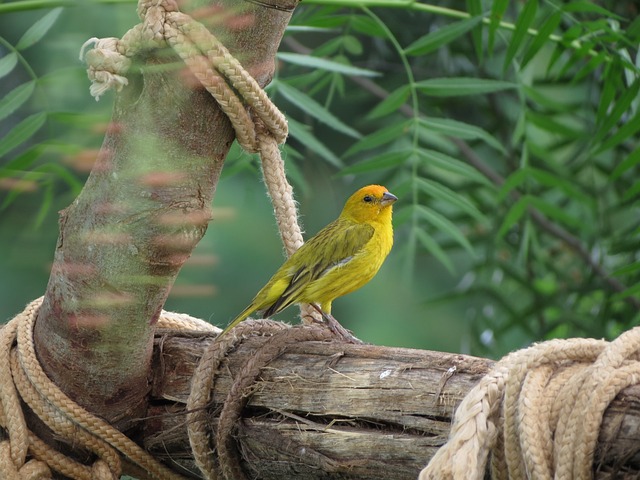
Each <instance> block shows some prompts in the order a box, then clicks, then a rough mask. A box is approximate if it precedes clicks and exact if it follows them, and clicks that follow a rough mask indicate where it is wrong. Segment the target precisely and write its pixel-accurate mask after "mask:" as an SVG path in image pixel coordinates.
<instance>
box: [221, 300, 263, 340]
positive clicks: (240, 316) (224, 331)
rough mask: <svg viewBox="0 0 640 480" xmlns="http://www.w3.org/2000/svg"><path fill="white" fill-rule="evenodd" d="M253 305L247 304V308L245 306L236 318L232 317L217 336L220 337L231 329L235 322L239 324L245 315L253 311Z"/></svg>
mask: <svg viewBox="0 0 640 480" xmlns="http://www.w3.org/2000/svg"><path fill="white" fill-rule="evenodd" d="M255 309H256V308H255V307H254V306H253V304H251V305H249V306H248V307H247V308H245V309H244V310H243V311H242V312H241V313H240V315H238V316H237V317H236V318H234V319H233V321H232V322H231V323H230V324H229V325H227V328H225V329H224V330H223V331H222V333H221V334H220V335H218V338H220V337H221V336H223V335H224V334H225V333H227V332H228V331H229V330H231V329H232V328H233V327H235V326H236V325H237V324H239V323H240V322H241V321H243V320H246V319H247V317H248V316H249V315H251V314H252V313H253V312H254V311H255Z"/></svg>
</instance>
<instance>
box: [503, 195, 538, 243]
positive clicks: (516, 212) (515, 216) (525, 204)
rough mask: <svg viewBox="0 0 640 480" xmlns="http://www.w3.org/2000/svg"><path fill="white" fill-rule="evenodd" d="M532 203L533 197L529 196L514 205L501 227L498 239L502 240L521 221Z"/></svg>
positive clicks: (524, 196) (523, 197)
mask: <svg viewBox="0 0 640 480" xmlns="http://www.w3.org/2000/svg"><path fill="white" fill-rule="evenodd" d="M530 201H531V197H530V196H528V195H523V196H522V197H521V198H519V199H518V201H517V202H516V203H514V204H513V205H512V206H511V208H510V209H509V211H508V212H507V214H506V215H505V216H504V220H503V221H502V225H500V229H499V230H498V233H497V235H496V237H497V238H498V239H501V238H502V237H504V235H505V234H506V233H507V232H508V231H509V229H510V228H511V227H513V226H514V225H515V224H516V223H518V222H519V221H520V219H521V218H522V216H523V215H524V214H525V212H526V211H527V208H529V203H530Z"/></svg>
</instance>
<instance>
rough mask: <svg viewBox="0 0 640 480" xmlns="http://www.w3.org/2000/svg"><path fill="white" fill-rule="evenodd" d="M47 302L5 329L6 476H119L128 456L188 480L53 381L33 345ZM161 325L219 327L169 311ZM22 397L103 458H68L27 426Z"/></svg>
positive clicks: (0, 463)
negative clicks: (39, 315)
mask: <svg viewBox="0 0 640 480" xmlns="http://www.w3.org/2000/svg"><path fill="white" fill-rule="evenodd" d="M41 304H42V297H41V298H39V299H37V300H34V301H33V302H31V303H30V304H29V305H28V306H27V308H26V309H25V310H24V311H23V312H22V313H20V314H19V315H17V316H16V317H14V318H13V319H12V320H11V321H10V322H9V323H7V324H6V325H5V326H3V328H2V329H0V426H2V428H4V429H5V431H6V432H7V435H6V438H4V439H3V440H2V441H0V478H3V479H6V480H32V479H33V480H35V479H45V478H46V479H48V478H51V476H52V473H51V471H52V470H53V471H55V472H58V473H60V474H63V475H65V476H67V477H70V478H73V479H75V480H114V479H117V478H119V477H120V475H121V473H122V468H121V460H120V459H121V456H124V457H126V458H127V459H128V460H129V461H131V462H133V463H135V464H137V465H138V466H140V467H141V468H143V469H144V470H146V471H147V472H149V474H150V475H151V476H152V477H153V478H158V479H162V480H164V479H166V480H178V479H182V478H183V477H181V476H180V475H178V474H176V473H174V472H172V471H171V470H169V469H168V468H167V467H165V466H164V465H162V464H161V463H159V462H158V461H157V460H156V459H155V458H154V457H152V456H151V455H150V454H148V453H147V452H146V451H145V450H143V449H142V448H141V447H140V446H139V445H138V444H136V443H135V442H133V441H132V440H130V439H129V438H128V437H127V436H125V435H124V434H123V433H122V432H120V431H119V430H117V429H115V428H114V427H112V426H111V425H109V424H108V423H107V422H105V421H104V420H102V419H100V418H98V417H96V416H94V415H93V414H91V413H89V412H88V411H87V410H85V409H84V408H82V407H81V406H79V405H78V404H76V403H75V402H74V401H73V400H71V399H70V398H69V397H67V396H66V395H65V394H64V393H63V392H62V391H61V390H60V389H59V388H58V387H57V386H56V385H55V384H54V383H53V382H52V381H51V380H49V378H48V377H47V375H46V374H45V373H44V371H43V370H42V367H41V366H40V363H39V362H38V359H37V357H36V353H35V347H34V344H33V326H34V323H35V319H36V317H37V312H38V309H39V308H40V305H41ZM158 325H159V326H160V327H161V328H178V329H181V330H185V329H190V330H199V331H203V330H204V331H212V330H213V329H214V328H213V327H212V326H211V325H209V324H208V323H206V322H204V321H202V320H197V319H194V318H191V317H187V316H184V315H182V316H180V315H177V314H171V313H168V312H163V313H162V315H161V316H160V318H159V320H158ZM21 401H22V402H24V403H25V404H26V405H28V406H29V408H30V409H31V410H32V411H33V412H34V413H35V414H36V415H37V416H38V418H40V420H42V421H43V422H44V423H45V424H46V425H47V426H48V427H49V428H50V429H51V430H52V431H53V432H54V434H55V435H57V436H59V437H60V438H62V439H66V440H67V441H68V442H69V443H70V444H75V445H82V447H83V448H85V449H86V450H88V451H90V452H92V453H94V454H95V455H96V457H97V460H96V461H95V462H94V463H93V465H85V464H83V463H80V462H78V461H76V460H74V459H72V458H70V457H67V456H66V455H63V454H62V453H60V452H58V451H56V450H55V449H54V448H52V447H51V446H49V445H48V444H46V443H45V442H43V441H42V440H40V439H39V438H38V437H37V436H36V435H35V434H34V433H33V432H31V431H30V430H29V429H28V428H27V424H26V421H25V417H24V413H23V410H22V406H21V403H20V402H21ZM28 456H29V457H30V458H29V459H28ZM27 459H28V460H27Z"/></svg>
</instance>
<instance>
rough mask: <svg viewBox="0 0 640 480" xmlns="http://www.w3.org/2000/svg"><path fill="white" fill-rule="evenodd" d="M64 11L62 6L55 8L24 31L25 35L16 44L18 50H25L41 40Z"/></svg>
mask: <svg viewBox="0 0 640 480" xmlns="http://www.w3.org/2000/svg"><path fill="white" fill-rule="evenodd" d="M61 13H62V7H58V8H54V9H53V10H51V11H50V12H49V13H47V14H46V15H45V16H44V17H42V18H41V19H39V20H38V21H36V22H35V23H34V24H33V25H31V27H29V29H28V30H27V31H26V32H24V35H22V37H21V38H20V40H18V43H17V44H16V50H24V49H26V48H29V47H30V46H32V45H34V44H35V43H37V42H39V41H40V40H41V39H42V37H44V36H45V35H46V34H47V32H48V31H49V29H50V28H51V27H53V24H54V23H56V20H57V19H58V17H59V16H60V14H61Z"/></svg>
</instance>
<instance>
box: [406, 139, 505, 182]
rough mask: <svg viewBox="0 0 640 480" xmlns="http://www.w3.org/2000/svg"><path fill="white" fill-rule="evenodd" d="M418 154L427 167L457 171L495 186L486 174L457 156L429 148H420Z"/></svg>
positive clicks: (470, 179)
mask: <svg viewBox="0 0 640 480" xmlns="http://www.w3.org/2000/svg"><path fill="white" fill-rule="evenodd" d="M418 155H419V156H420V157H421V158H422V159H423V160H424V163H425V165H426V166H427V167H434V168H439V169H441V170H445V171H447V172H451V173H455V174H457V175H460V176H462V177H463V178H465V179H467V180H469V181H472V182H478V183H481V184H483V185H485V186H487V187H491V188H493V184H492V183H491V182H490V181H489V180H488V179H487V178H486V177H485V176H484V175H482V174H481V173H480V172H478V171H477V170H476V169H475V168H473V167H472V166H471V165H469V164H468V163H465V162H463V161H461V160H458V159H457V158H454V157H451V156H449V155H447V154H445V153H441V152H438V151H436V150H430V149H428V148H425V149H421V150H419V151H418Z"/></svg>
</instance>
